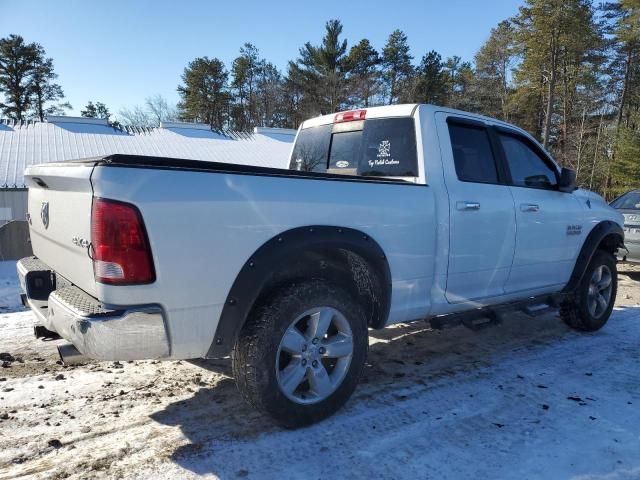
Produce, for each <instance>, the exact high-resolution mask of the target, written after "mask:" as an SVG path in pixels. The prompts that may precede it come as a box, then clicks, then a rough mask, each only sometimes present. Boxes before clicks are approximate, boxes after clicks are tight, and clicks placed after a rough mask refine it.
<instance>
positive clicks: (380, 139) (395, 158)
mask: <svg viewBox="0 0 640 480" xmlns="http://www.w3.org/2000/svg"><path fill="white" fill-rule="evenodd" d="M363 137H364V142H363V146H362V156H361V157H360V165H359V168H358V174H359V175H381V176H385V177H417V176H418V156H417V149H416V132H415V126H414V122H413V119H412V118H379V119H372V120H366V121H365V122H364V133H363Z"/></svg>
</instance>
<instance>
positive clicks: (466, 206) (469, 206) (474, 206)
mask: <svg viewBox="0 0 640 480" xmlns="http://www.w3.org/2000/svg"><path fill="white" fill-rule="evenodd" d="M456 209H458V210H480V203H478V202H457V203H456Z"/></svg>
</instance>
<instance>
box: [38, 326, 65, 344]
mask: <svg viewBox="0 0 640 480" xmlns="http://www.w3.org/2000/svg"><path fill="white" fill-rule="evenodd" d="M33 336H34V337H36V338H44V339H47V340H57V339H58V338H60V335H58V334H57V333H56V332H52V331H51V330H48V329H47V328H45V326H44V325H34V326H33Z"/></svg>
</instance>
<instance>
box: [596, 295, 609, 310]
mask: <svg viewBox="0 0 640 480" xmlns="http://www.w3.org/2000/svg"><path fill="white" fill-rule="evenodd" d="M596 300H597V301H598V305H599V306H600V313H602V312H604V311H605V310H606V309H607V306H608V305H609V302H607V299H606V298H604V296H603V295H601V294H598V295H597V297H596Z"/></svg>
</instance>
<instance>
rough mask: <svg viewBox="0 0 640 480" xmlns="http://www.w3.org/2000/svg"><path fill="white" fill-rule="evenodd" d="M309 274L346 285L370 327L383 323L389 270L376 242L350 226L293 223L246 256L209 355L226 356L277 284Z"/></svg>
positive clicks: (289, 282) (298, 279)
mask: <svg viewBox="0 0 640 480" xmlns="http://www.w3.org/2000/svg"><path fill="white" fill-rule="evenodd" d="M309 279H316V280H323V281H326V282H328V283H331V284H333V285H336V286H339V287H341V288H343V289H345V290H346V291H347V292H348V293H349V294H350V295H353V296H354V297H356V298H357V301H358V303H359V304H360V305H361V306H362V308H363V309H364V313H365V315H366V318H367V319H369V326H370V327H372V328H382V327H383V326H384V325H385V323H386V321H387V317H388V315H389V308H390V303H391V273H390V270H389V265H388V263H387V259H386V256H385V254H384V252H383V250H382V249H381V248H380V246H379V245H378V243H377V242H375V240H373V239H372V238H370V237H369V236H368V235H366V234H364V233H363V232H360V231H358V230H354V229H348V228H340V227H326V226H311V227H304V228H297V229H294V230H289V231H287V232H284V233H282V234H280V235H278V236H276V237H274V238H272V239H271V240H269V241H268V242H266V243H265V244H264V245H263V246H262V247H260V248H259V249H258V250H257V251H256V252H255V253H254V255H252V256H251V258H250V259H249V260H247V262H246V263H245V265H244V267H243V268H242V270H241V271H240V273H239V274H238V277H237V278H236V280H235V282H234V284H233V286H232V287H231V291H230V293H229V296H228V297H227V301H226V303H225V306H224V308H223V311H222V314H221V316H220V321H219V323H218V327H217V329H216V334H215V337H214V340H213V343H212V344H211V347H210V349H209V352H208V353H207V356H208V357H220V356H224V355H227V354H228V353H229V352H230V351H231V349H232V348H233V344H234V343H235V339H236V338H237V336H238V334H239V332H240V330H241V329H242V326H243V325H244V323H245V321H246V320H247V318H248V317H250V315H251V314H252V312H255V311H256V309H257V308H259V307H260V306H262V305H264V304H265V303H266V302H268V301H269V300H270V298H272V297H273V295H274V293H275V292H277V291H279V290H280V289H281V288H283V287H286V286H289V285H291V284H292V283H296V282H302V281H305V280H309Z"/></svg>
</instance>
